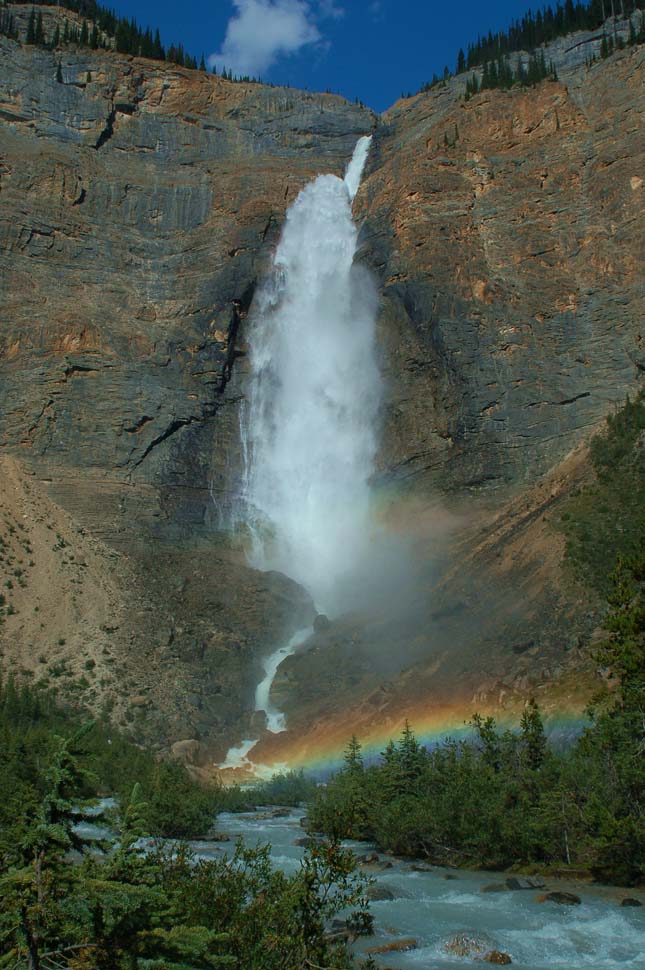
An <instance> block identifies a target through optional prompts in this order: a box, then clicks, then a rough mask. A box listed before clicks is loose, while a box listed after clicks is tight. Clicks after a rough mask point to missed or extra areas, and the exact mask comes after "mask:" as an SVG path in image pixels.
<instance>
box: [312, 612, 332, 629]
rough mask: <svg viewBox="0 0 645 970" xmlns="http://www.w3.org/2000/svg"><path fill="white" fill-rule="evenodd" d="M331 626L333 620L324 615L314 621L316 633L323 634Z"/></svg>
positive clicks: (321, 614) (320, 614)
mask: <svg viewBox="0 0 645 970" xmlns="http://www.w3.org/2000/svg"><path fill="white" fill-rule="evenodd" d="M330 626H331V620H330V619H329V617H328V616H325V614H324V613H319V614H318V616H317V617H316V619H315V620H314V633H322V632H323V631H324V630H328V629H329V627H330Z"/></svg>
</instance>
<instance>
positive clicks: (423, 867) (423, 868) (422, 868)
mask: <svg viewBox="0 0 645 970" xmlns="http://www.w3.org/2000/svg"><path fill="white" fill-rule="evenodd" d="M410 872H434V866H431V865H429V864H428V863H427V862H415V863H414V865H413V866H410Z"/></svg>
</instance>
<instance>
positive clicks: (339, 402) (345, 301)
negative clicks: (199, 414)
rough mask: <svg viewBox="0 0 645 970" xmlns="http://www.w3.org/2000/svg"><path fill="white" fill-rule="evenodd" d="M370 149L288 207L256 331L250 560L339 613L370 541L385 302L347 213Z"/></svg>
mask: <svg viewBox="0 0 645 970" xmlns="http://www.w3.org/2000/svg"><path fill="white" fill-rule="evenodd" d="M370 140H371V139H370V138H369V137H364V138H361V139H360V140H359V141H358V144H357V145H356V149H355V151H354V155H353V158H352V160H351V162H350V164H349V166H348V168H347V173H346V175H345V178H344V180H343V179H340V178H337V177H336V176H334V175H321V176H320V177H319V178H317V179H315V181H313V182H311V183H310V184H309V185H307V186H306V187H305V188H304V189H303V190H302V192H301V193H300V195H299V196H298V198H297V199H296V201H295V202H294V204H293V205H292V206H291V208H290V209H289V211H288V213H287V218H286V223H285V226H284V230H283V233H282V238H281V240H280V243H279V246H278V249H277V251H276V254H275V257H274V261H273V272H272V274H271V277H270V279H269V280H268V282H267V283H266V285H265V286H264V287H263V288H262V290H261V292H260V293H259V295H258V297H257V299H256V302H255V305H254V309H253V312H252V319H251V330H250V346H251V353H250V363H251V383H250V389H249V399H248V406H247V409H246V412H245V417H244V422H243V423H244V427H243V439H244V440H243V452H244V454H245V456H246V464H245V476H244V489H243V492H244V494H243V500H244V504H245V517H246V521H247V523H248V525H249V528H250V531H251V534H252V537H253V549H252V552H251V559H252V562H253V564H254V565H256V566H257V567H258V568H261V569H278V570H280V571H282V572H284V573H286V574H288V575H289V576H291V577H292V578H294V579H295V580H297V581H298V582H299V583H301V584H302V585H303V586H304V587H305V588H306V589H308V590H309V592H310V593H311V594H312V596H313V598H314V600H315V602H316V604H317V605H318V606H319V608H320V609H322V610H324V611H325V612H331V613H333V612H337V611H339V610H340V609H342V608H343V606H344V605H345V603H344V602H343V592H346V591H347V585H348V579H350V578H351V576H352V575H353V574H354V573H355V572H356V570H357V568H358V566H359V565H360V563H361V561H363V560H364V559H365V557H366V555H367V546H368V543H369V539H370V522H369V512H370V491H369V478H370V475H371V473H372V470H373V463H374V455H375V449H376V437H375V423H376V415H377V409H378V405H379V397H380V387H381V383H380V377H379V372H378V369H377V365H376V355H375V341H374V331H375V318H376V310H377V298H376V293H375V289H374V286H373V284H372V282H371V279H370V277H369V275H368V273H367V271H366V270H365V269H364V267H362V266H360V265H354V254H355V252H356V239H357V233H356V228H355V226H354V224H353V221H352V210H351V205H352V200H353V198H354V195H355V194H356V191H357V189H358V185H359V182H360V177H361V172H362V169H363V166H364V164H365V159H366V157H367V153H368V150H369V145H370Z"/></svg>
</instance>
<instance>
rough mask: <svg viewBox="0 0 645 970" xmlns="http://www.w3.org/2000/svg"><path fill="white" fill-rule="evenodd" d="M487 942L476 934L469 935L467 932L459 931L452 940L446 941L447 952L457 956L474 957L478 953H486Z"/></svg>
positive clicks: (444, 947) (445, 948) (445, 950)
mask: <svg viewBox="0 0 645 970" xmlns="http://www.w3.org/2000/svg"><path fill="white" fill-rule="evenodd" d="M486 946H487V944H486V942H485V941H484V940H482V939H480V938H478V937H476V936H469V935H468V934H467V933H457V934H456V936H453V938H452V939H451V940H449V941H448V942H447V943H444V946H443V949H444V952H445V953H450V954H452V955H453V956H456V957H472V956H476V954H478V953H484V952H485V950H486Z"/></svg>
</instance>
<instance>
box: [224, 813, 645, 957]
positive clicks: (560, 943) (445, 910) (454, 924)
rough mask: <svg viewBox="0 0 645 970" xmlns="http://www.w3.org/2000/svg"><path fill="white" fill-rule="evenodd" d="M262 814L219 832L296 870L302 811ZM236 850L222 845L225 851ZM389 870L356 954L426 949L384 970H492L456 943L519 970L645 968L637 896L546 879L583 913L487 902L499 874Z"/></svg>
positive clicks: (528, 898)
mask: <svg viewBox="0 0 645 970" xmlns="http://www.w3.org/2000/svg"><path fill="white" fill-rule="evenodd" d="M262 814H263V813H262V812H260V813H254V814H251V813H245V814H242V815H234V814H228V813H227V814H223V815H220V816H219V818H218V822H217V828H218V831H220V832H222V833H226V834H228V835H230V836H231V837H232V838H234V837H237V836H241V837H242V838H243V839H244V841H245V842H246V843H247V844H249V845H256V844H260V845H264V844H266V843H267V842H268V843H270V844H271V846H272V858H273V862H274V864H275V865H277V866H279V867H280V868H282V869H284V870H285V871H286V872H287V873H293V872H295V871H296V870H297V868H298V865H299V861H300V859H301V857H302V854H303V851H304V850H303V849H302V848H301V847H299V846H296V845H294V840H295V839H297V838H298V837H300V836H302V835H303V834H304V832H303V829H302V828H301V827H300V817H301V816H302V812H298V811H294V812H292V813H291V814H290V815H289V816H288V817H286V818H262V817H258V816H259V815H262ZM230 844H231V843H223V844H222V850H223V851H226V846H227V845H230ZM348 844H349V845H351V846H352V847H353V848H354V849H355V851H356V854H357V855H363V854H365V853H368V852H370V851H371V849H373V847H372V846H369V845H365V844H364V843H360V844H359V843H348ZM380 858H381V860H383V861H385V862H391V863H392V867H391V868H388V869H383V870H381V869H374V868H371V867H366V868H365V870H364V871H365V872H366V874H368V875H370V876H373V877H374V878H375V879H376V882H377V884H378V886H379V887H383V888H384V889H389V890H390V891H391V893H392V895H393V896H394V897H395V898H394V899H388V900H383V901H378V902H372V903H371V904H370V909H371V911H372V913H373V915H374V923H375V934H374V936H372V937H369V938H365V939H363V940H361V941H360V944H359V945H357V946H356V950H357V952H364V951H365V950H366V949H368V948H369V947H374V946H379V945H382V944H387V943H390V942H393V941H395V940H397V939H400V938H405V937H409V938H412V939H414V940H415V941H416V943H417V947H416V949H414V950H410V951H408V952H406V953H396V952H393V953H388V954H383V955H380V956H376V957H375V960H376V961H377V964H378V965H379V966H382V967H392V968H400V970H448V968H453V970H454V968H458V967H464V968H467V967H471V968H476V967H480V968H482V967H484V966H488V965H489V964H485V963H481V962H480V961H475V960H474V958H470V957H459V956H455V955H451V954H448V953H446V952H445V951H444V946H445V944H446V943H448V942H449V941H450V940H451V939H453V938H454V937H455V935H457V934H466V935H467V936H468V937H472V938H477V939H481V940H482V941H483V942H484V943H485V945H486V948H487V949H497V950H500V951H503V952H505V953H508V954H509V955H510V957H511V959H512V961H513V962H512V966H513V967H516V968H518V970H586V968H588V970H619V968H621V970H625V968H634V970H636V968H639V970H641V968H643V967H645V954H644V943H645V907H642V908H627V907H621V906H620V905H619V903H620V900H621V899H622V898H624V897H626V896H634V895H635V894H634V891H633V890H621V889H616V888H610V887H596V886H587V885H583V886H580V884H578V885H576V886H573V887H572V886H571V885H570V884H564V883H561V882H560V881H559V880H555V879H553V880H552V879H549V880H547V884H548V888H549V889H560V888H564V889H569V890H571V889H573V891H574V892H576V893H578V895H580V896H581V898H582V903H581V905H579V906H562V905H558V904H557V903H553V902H542V903H539V902H536V899H535V897H536V895H538V891H536V890H516V891H510V890H509V891H505V892H485V893H482V892H481V889H482V887H483V886H486V885H490V884H491V883H503V882H504V879H505V878H506V876H505V875H504V874H499V873H491V872H465V871H463V870H460V871H458V872H455V871H453V870H448V869H442V868H439V867H434V868H433V870H432V871H431V872H415V871H413V870H412V869H411V865H412V864H411V863H410V862H407V861H405V862H403V861H401V860H397V859H395V858H393V857H388V856H384V855H381V856H380ZM636 895H637V896H638V895H639V896H640V898H641V900H642V899H643V894H642V893H641V894H636Z"/></svg>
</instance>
